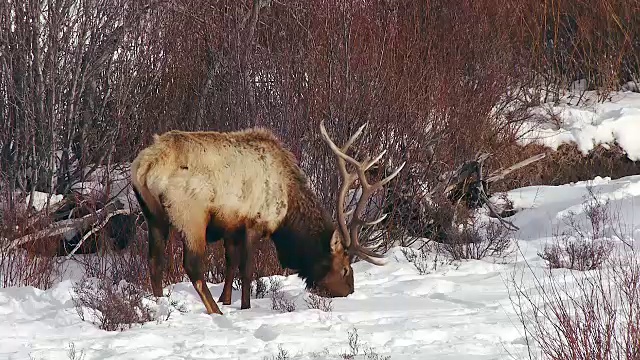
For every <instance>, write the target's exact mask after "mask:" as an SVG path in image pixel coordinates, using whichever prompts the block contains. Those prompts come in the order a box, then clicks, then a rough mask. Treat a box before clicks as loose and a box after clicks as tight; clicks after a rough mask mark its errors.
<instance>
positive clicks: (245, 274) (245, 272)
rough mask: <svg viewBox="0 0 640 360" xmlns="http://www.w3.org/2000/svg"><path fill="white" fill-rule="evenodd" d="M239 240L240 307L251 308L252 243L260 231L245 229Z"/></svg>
mask: <svg viewBox="0 0 640 360" xmlns="http://www.w3.org/2000/svg"><path fill="white" fill-rule="evenodd" d="M244 235H245V236H244V239H242V241H241V242H240V249H239V250H240V276H241V279H242V301H241V305H240V309H249V308H251V280H252V278H253V264H254V261H253V244H254V242H256V241H258V240H260V237H261V236H262V233H260V232H258V231H255V230H252V229H247V230H246V232H245V234H244Z"/></svg>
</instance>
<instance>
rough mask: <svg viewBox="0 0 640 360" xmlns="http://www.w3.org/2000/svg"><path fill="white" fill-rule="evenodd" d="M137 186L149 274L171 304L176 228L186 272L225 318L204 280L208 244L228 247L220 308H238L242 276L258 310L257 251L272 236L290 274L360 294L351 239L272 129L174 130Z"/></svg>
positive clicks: (135, 168) (245, 294)
mask: <svg viewBox="0 0 640 360" xmlns="http://www.w3.org/2000/svg"><path fill="white" fill-rule="evenodd" d="M131 174H132V184H133V187H134V189H135V193H136V197H137V199H138V201H139V203H140V205H141V208H142V211H143V213H144V215H145V218H146V219H147V223H148V226H149V235H148V236H149V267H150V276H151V284H152V288H153V293H154V295H155V296H162V272H163V268H164V259H163V253H164V248H165V245H166V240H167V236H168V233H169V228H170V227H175V228H176V229H178V230H180V231H181V232H183V233H184V235H185V247H184V268H185V271H186V272H187V275H188V276H189V278H190V280H191V282H192V283H193V285H194V288H195V289H196V291H197V292H198V294H199V295H200V297H201V299H202V301H203V303H204V305H205V307H206V309H207V312H208V313H218V314H221V311H220V309H219V308H218V306H217V304H216V303H215V301H214V300H213V297H212V295H211V293H210V291H209V289H208V288H207V286H206V283H205V281H204V275H203V273H204V271H203V270H204V269H203V255H204V252H205V246H206V242H207V241H209V242H212V241H217V240H219V239H220V238H223V239H224V245H225V253H226V254H225V258H226V264H227V266H226V274H225V284H224V287H223V292H222V294H221V295H220V299H219V301H221V302H222V303H223V304H225V305H228V304H230V302H231V283H232V281H233V275H232V274H233V270H234V269H235V267H239V268H240V273H241V280H242V300H241V308H243V309H244V308H249V307H250V299H249V294H250V283H251V279H250V274H251V273H252V266H253V262H252V251H251V249H252V243H253V242H255V241H257V240H258V239H260V238H261V237H265V236H270V237H271V238H272V240H273V241H274V243H275V245H276V250H277V252H278V258H279V261H280V263H281V264H282V266H283V267H288V268H291V269H294V270H297V271H298V274H299V276H300V277H302V278H304V279H305V281H306V283H307V287H308V288H310V289H314V290H316V291H318V292H320V293H325V294H328V295H329V296H346V295H349V294H351V293H352V292H353V272H352V269H351V265H350V256H349V255H348V253H347V251H346V249H345V246H344V244H343V240H342V236H341V235H340V232H339V231H338V230H337V228H336V226H335V225H334V224H333V222H332V220H331V218H330V217H329V215H328V213H327V211H326V210H324V209H323V208H322V207H321V205H320V202H319V201H318V199H317V198H316V196H315V195H314V194H313V192H312V191H311V189H310V188H309V185H308V183H307V178H306V176H305V175H304V173H303V172H302V170H301V169H300V168H299V166H298V164H297V162H296V160H295V157H294V156H293V154H292V153H291V152H289V151H288V150H286V149H285V147H284V146H283V144H282V143H281V142H280V141H279V140H278V139H277V138H276V137H275V136H274V135H273V134H272V133H271V132H269V131H268V130H264V129H248V130H242V131H237V132H226V133H222V132H182V131H170V132H167V133H165V134H163V135H161V136H155V137H154V143H153V144H152V145H151V146H149V147H147V148H146V149H144V150H142V151H141V152H140V154H139V155H138V156H137V158H136V159H135V160H134V161H133V163H132V169H131Z"/></svg>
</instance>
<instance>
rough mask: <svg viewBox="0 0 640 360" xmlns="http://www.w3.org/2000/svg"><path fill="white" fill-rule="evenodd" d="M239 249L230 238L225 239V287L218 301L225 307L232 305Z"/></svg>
mask: <svg viewBox="0 0 640 360" xmlns="http://www.w3.org/2000/svg"><path fill="white" fill-rule="evenodd" d="M239 255H240V254H239V253H238V248H237V246H236V244H235V243H234V241H233V239H232V238H231V237H229V236H226V237H225V238H224V258H225V272H224V287H223V289H222V294H220V298H219V299H218V301H220V302H222V304H224V305H231V290H232V288H233V279H234V277H235V276H234V275H235V271H236V269H237V268H238V260H239V259H238V256H239Z"/></svg>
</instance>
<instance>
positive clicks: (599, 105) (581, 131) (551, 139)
mask: <svg viewBox="0 0 640 360" xmlns="http://www.w3.org/2000/svg"><path fill="white" fill-rule="evenodd" d="M579 96H580V95H576V94H575V93H572V94H571V95H567V96H564V97H563V98H561V101H559V103H558V104H555V103H545V104H542V105H541V106H538V107H537V108H534V109H533V114H534V115H538V117H537V118H543V119H547V120H546V121H543V122H542V123H541V124H540V123H534V122H531V123H528V124H526V126H524V127H523V129H522V130H521V136H522V137H521V143H522V144H528V143H539V144H542V145H545V146H548V147H550V148H552V149H557V148H558V147H559V146H560V145H562V144H567V143H575V144H576V145H577V146H578V149H580V151H582V152H583V153H585V154H586V153H588V152H589V151H591V150H593V149H594V148H595V147H596V146H598V145H603V146H609V145H612V144H614V143H617V144H618V145H619V146H620V147H621V148H622V149H623V150H624V151H625V152H626V154H627V156H628V157H629V159H631V160H634V161H637V160H640V142H639V141H637V134H640V93H637V92H627V91H620V92H614V93H613V94H611V97H610V98H609V99H607V100H604V101H598V95H597V94H596V93H595V92H593V91H586V92H584V94H582V99H581V101H580V103H579V104H576V103H577V100H576V97H579ZM550 117H551V118H554V120H553V121H551V120H548V119H549V118H550Z"/></svg>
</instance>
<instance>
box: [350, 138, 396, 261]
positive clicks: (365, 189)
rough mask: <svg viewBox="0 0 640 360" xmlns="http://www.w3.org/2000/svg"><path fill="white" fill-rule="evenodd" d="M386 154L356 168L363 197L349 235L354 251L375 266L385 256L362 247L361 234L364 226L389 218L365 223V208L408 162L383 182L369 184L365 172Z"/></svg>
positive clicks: (385, 215)
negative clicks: (363, 214)
mask: <svg viewBox="0 0 640 360" xmlns="http://www.w3.org/2000/svg"><path fill="white" fill-rule="evenodd" d="M385 153H386V150H385V151H383V152H382V153H380V155H378V156H376V157H375V158H374V159H373V160H371V161H367V162H365V163H364V164H358V165H357V166H356V171H357V173H358V178H359V179H360V184H361V186H362V195H361V196H360V200H359V201H358V205H356V209H355V211H354V214H353V221H352V224H351V229H350V233H349V237H350V238H351V244H352V247H353V249H354V250H355V251H356V252H358V253H359V254H361V255H364V256H363V259H364V260H366V261H368V262H371V263H373V264H376V265H380V263H378V262H377V261H376V260H375V259H374V258H384V255H381V254H376V253H374V252H373V251H371V250H370V249H368V248H365V247H363V246H362V245H360V241H359V233H360V229H361V228H362V226H363V225H375V224H378V223H379V222H381V221H382V220H384V219H385V218H386V217H387V214H384V215H383V216H382V217H380V218H378V219H377V220H374V221H371V222H365V221H364V220H362V213H363V212H364V208H365V205H366V203H367V201H368V200H369V198H370V197H371V196H372V195H373V194H374V193H375V192H376V191H377V190H379V189H381V188H382V187H383V186H384V185H385V184H387V183H388V182H389V181H391V180H392V179H393V178H395V177H396V176H398V174H399V173H400V171H401V170H402V169H403V168H404V166H405V164H406V162H403V163H402V164H401V165H400V166H398V168H397V169H396V170H395V171H394V172H393V173H392V174H391V175H389V176H387V177H386V178H384V179H382V180H381V181H378V182H376V183H374V184H369V181H368V180H367V175H366V174H365V171H366V170H367V169H368V168H369V167H371V165H373V164H374V163H376V162H378V161H379V160H380V159H381V158H382V155H384V154H385ZM354 165H356V164H354Z"/></svg>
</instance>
